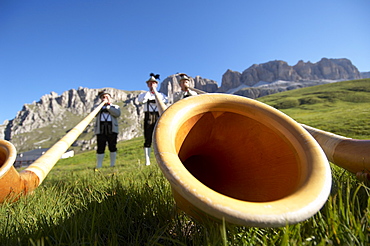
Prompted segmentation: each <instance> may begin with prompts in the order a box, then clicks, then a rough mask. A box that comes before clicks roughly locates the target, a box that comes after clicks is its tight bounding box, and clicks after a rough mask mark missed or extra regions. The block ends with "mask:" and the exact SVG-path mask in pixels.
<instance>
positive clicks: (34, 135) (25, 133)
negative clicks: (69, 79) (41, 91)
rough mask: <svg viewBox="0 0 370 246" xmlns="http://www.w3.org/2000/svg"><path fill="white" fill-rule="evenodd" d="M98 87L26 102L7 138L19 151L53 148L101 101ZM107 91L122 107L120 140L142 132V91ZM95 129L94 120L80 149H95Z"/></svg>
mask: <svg viewBox="0 0 370 246" xmlns="http://www.w3.org/2000/svg"><path fill="white" fill-rule="evenodd" d="M99 90H100V89H88V88H78V90H75V89H71V90H69V91H65V92H64V93H63V94H62V95H58V94H56V93H55V92H52V93H50V94H49V95H44V96H42V97H41V99H40V101H38V102H34V103H32V104H25V105H24V106H23V109H22V110H21V111H19V112H18V114H17V116H16V117H15V118H14V119H13V120H11V121H9V122H8V124H7V125H6V127H5V128H6V129H5V134H4V135H5V139H7V140H10V141H11V142H12V143H13V144H14V145H15V147H16V148H17V151H18V152H22V151H26V150H30V149H34V148H37V147H46V148H48V147H51V145H52V144H54V143H55V142H57V141H58V140H59V139H60V138H61V137H62V136H64V135H65V134H66V133H67V132H68V131H69V130H70V129H72V128H73V127H74V126H75V125H77V124H78V123H79V122H80V121H81V120H82V119H83V118H85V117H86V116H87V115H88V114H89V113H90V112H91V111H92V109H93V107H94V105H96V104H99V102H100V100H99V99H98V98H97V94H98V91H99ZM106 90H107V91H108V92H109V93H110V94H111V95H112V97H113V98H114V103H115V104H118V105H119V106H120V107H121V114H122V115H121V117H120V119H119V124H120V133H119V135H118V140H126V139H131V138H133V137H137V136H140V135H142V128H141V121H142V118H143V107H142V105H141V104H139V103H138V101H137V96H138V94H140V93H141V91H131V92H129V91H123V90H118V89H113V88H106ZM93 131H94V120H93V121H92V122H91V123H90V125H89V126H88V127H87V128H86V130H85V132H84V133H83V134H81V136H80V137H79V138H78V140H77V141H76V143H75V144H74V146H78V147H79V149H80V150H87V149H91V148H93V145H94V144H95V143H96V138H95V137H94V133H93Z"/></svg>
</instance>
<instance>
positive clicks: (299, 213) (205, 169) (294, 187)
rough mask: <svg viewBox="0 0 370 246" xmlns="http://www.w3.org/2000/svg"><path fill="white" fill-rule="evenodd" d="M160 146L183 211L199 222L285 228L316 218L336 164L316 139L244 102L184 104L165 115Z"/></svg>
mask: <svg viewBox="0 0 370 246" xmlns="http://www.w3.org/2000/svg"><path fill="white" fill-rule="evenodd" d="M153 145H154V152H155V156H156V159H157V163H158V165H159V167H160V168H161V170H162V172H163V174H164V176H165V177H166V178H167V179H168V180H169V182H170V184H171V187H172V192H173V196H174V199H175V201H176V204H177V206H178V207H179V208H180V209H182V210H183V211H185V212H186V213H187V214H189V215H191V216H193V217H195V218H198V219H203V218H214V219H217V220H222V219H224V220H225V221H227V222H230V223H233V224H237V225H246V226H258V227H279V226H285V225H287V224H294V223H298V222H301V221H304V220H306V219H308V218H310V217H311V216H313V215H314V214H315V213H317V212H318V210H319V209H320V208H321V207H322V206H323V205H324V204H325V202H326V200H327V198H328V196H329V193H330V189H331V172H330V166H329V163H328V160H327V158H326V156H325V154H324V152H323V150H322V149H321V147H320V146H319V144H318V143H317V142H316V141H315V139H314V138H313V137H312V136H311V135H310V134H309V133H308V132H307V131H306V130H305V129H304V128H303V127H302V126H301V125H300V124H298V123H297V122H295V121H294V120H293V119H291V118H290V117H288V116H287V115H285V114H283V113H282V112H280V111H279V110H276V109H274V108H272V107H270V106H268V105H266V104H264V103H261V102H258V101H256V100H252V99H248V98H245V97H240V96H233V95H227V94H203V95H198V96H192V97H188V98H185V99H182V100H180V101H179V102H177V103H175V104H173V105H172V106H170V107H169V108H168V109H166V110H165V111H164V112H163V113H162V115H161V117H160V119H159V120H158V122H157V126H156V129H155V132H154V144H153Z"/></svg>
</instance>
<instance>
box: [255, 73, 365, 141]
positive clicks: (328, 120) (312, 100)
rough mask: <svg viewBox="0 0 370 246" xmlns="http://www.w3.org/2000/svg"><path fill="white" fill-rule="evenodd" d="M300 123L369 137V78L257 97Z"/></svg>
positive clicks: (354, 136)
mask: <svg viewBox="0 0 370 246" xmlns="http://www.w3.org/2000/svg"><path fill="white" fill-rule="evenodd" d="M258 100H259V101H261V102H264V103H266V104H269V105H271V106H273V107H275V108H277V109H279V110H281V111H282V112H284V113H286V114H287V115H289V116H290V117H292V118H293V119H295V120H296V121H298V122H299V123H303V124H307V125H310V126H313V127H317V128H319V129H322V130H326V131H329V132H333V133H336V134H340V135H343V136H346V137H351V138H358V139H370V79H361V80H352V81H343V82H336V83H331V84H325V85H318V86H313V87H307V88H302V89H297V90H294V91H286V92H281V93H277V94H273V95H269V96H265V97H261V98H258Z"/></svg>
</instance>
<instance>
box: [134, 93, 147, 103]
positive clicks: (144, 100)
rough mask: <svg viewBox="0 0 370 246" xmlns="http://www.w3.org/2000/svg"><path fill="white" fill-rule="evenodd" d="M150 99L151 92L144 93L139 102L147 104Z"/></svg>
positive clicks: (139, 97)
mask: <svg viewBox="0 0 370 246" xmlns="http://www.w3.org/2000/svg"><path fill="white" fill-rule="evenodd" d="M149 97H150V92H148V91H147V92H144V93H141V94H140V95H139V96H138V97H137V100H138V101H139V103H142V104H144V103H146V102H147V101H148V99H149Z"/></svg>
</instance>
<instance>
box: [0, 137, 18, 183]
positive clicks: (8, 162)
mask: <svg viewBox="0 0 370 246" xmlns="http://www.w3.org/2000/svg"><path fill="white" fill-rule="evenodd" d="M0 148H1V150H0V152H1V154H2V155H3V156H5V162H4V163H3V164H2V165H1V166H0V179H1V178H2V177H3V176H4V175H5V174H6V173H7V172H8V171H9V169H10V168H11V167H12V166H13V163H14V162H15V159H16V158H17V150H16V149H15V147H14V145H13V144H12V143H11V142H9V141H6V140H2V139H0Z"/></svg>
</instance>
